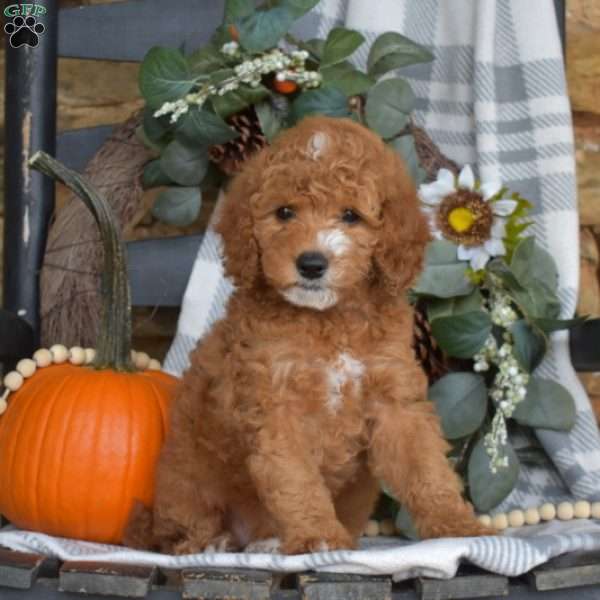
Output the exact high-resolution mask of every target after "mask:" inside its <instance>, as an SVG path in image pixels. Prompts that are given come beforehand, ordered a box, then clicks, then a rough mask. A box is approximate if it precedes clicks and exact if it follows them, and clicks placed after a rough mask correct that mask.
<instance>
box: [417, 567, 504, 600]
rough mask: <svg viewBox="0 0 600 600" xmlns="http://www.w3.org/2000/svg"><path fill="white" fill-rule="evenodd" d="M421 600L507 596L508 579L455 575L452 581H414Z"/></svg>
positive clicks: (499, 576)
mask: <svg viewBox="0 0 600 600" xmlns="http://www.w3.org/2000/svg"><path fill="white" fill-rule="evenodd" d="M416 588H417V593H418V595H419V598H421V600H450V599H453V598H489V597H491V596H493V597H498V596H507V595H508V591H509V590H508V578H507V577H503V576H502V575H493V574H491V573H489V574H488V573H485V574H483V573H482V574H474V575H457V576H456V577H453V578H452V579H428V578H424V577H421V578H419V579H417V580H416Z"/></svg>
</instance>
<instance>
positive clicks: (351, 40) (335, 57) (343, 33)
mask: <svg viewBox="0 0 600 600" xmlns="http://www.w3.org/2000/svg"><path fill="white" fill-rule="evenodd" d="M364 41H365V38H364V36H363V35H362V34H361V33H359V32H358V31H354V30H353V29H346V28H345V27H334V28H333V29H332V30H331V31H330V32H329V35H328V36H327V39H326V40H325V46H324V47H323V56H322V57H321V67H328V66H330V65H335V64H336V63H339V62H341V61H343V60H344V59H346V58H347V57H348V56H350V55H351V54H352V53H353V52H354V51H355V50H356V49H357V48H358V47H359V46H361V45H362V44H363V43H364Z"/></svg>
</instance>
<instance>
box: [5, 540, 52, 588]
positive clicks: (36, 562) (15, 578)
mask: <svg viewBox="0 0 600 600" xmlns="http://www.w3.org/2000/svg"><path fill="white" fill-rule="evenodd" d="M43 562H44V557H43V556H41V555H39V554H29V553H25V552H14V551H12V550H7V549H5V548H0V587H8V588H16V589H19V590H27V589H29V588H30V587H31V586H32V585H33V583H34V582H35V578H36V577H37V574H38V572H39V570H40V567H41V565H42V563H43ZM1 597H2V592H1V591H0V598H1Z"/></svg>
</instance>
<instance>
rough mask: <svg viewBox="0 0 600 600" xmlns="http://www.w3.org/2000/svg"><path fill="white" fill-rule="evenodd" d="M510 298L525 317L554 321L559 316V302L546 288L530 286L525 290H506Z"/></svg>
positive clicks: (533, 319)
mask: <svg viewBox="0 0 600 600" xmlns="http://www.w3.org/2000/svg"><path fill="white" fill-rule="evenodd" d="M507 291H508V293H509V294H510V296H511V297H512V298H513V299H514V301H515V302H516V303H517V304H518V306H519V308H520V309H521V310H522V311H523V313H525V315H526V316H527V317H528V318H529V319H531V320H532V321H535V319H556V318H557V317H558V316H559V315H560V300H559V299H558V297H557V296H556V294H555V293H553V292H552V291H551V290H549V289H548V288H544V287H543V286H542V285H536V284H530V285H529V286H528V287H527V288H526V289H520V290H519V289H508V290H507Z"/></svg>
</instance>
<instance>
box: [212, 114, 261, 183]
mask: <svg viewBox="0 0 600 600" xmlns="http://www.w3.org/2000/svg"><path fill="white" fill-rule="evenodd" d="M227 122H228V123H229V124H230V125H231V126H232V127H233V128H234V129H235V130H237V131H238V132H239V134H240V135H239V137H237V138H236V139H235V140H231V141H230V142H226V143H225V144H218V145H215V146H211V147H210V149H209V151H208V157H209V158H210V160H211V161H212V162H213V163H215V164H216V165H217V167H219V168H220V169H221V171H223V172H224V173H225V174H226V175H234V174H235V173H237V172H238V171H239V170H240V168H241V167H242V165H243V164H244V162H245V161H246V160H247V159H248V158H250V156H252V154H254V153H255V152H257V151H258V150H260V149H261V148H263V147H264V146H266V145H267V139H266V138H265V136H264V134H263V132H262V129H261V127H260V122H259V120H258V117H257V116H256V112H255V111H254V108H253V107H252V106H251V107H250V108H247V109H246V110H244V111H242V112H239V113H235V114H233V115H231V116H230V117H228V118H227Z"/></svg>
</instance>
